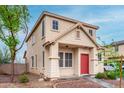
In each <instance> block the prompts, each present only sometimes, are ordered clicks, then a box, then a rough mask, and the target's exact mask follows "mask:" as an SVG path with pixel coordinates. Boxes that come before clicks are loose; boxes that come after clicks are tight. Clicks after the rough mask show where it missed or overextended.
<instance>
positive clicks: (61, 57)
mask: <svg viewBox="0 0 124 93" xmlns="http://www.w3.org/2000/svg"><path fill="white" fill-rule="evenodd" d="M59 57H60V59H59V67H63V52H59Z"/></svg>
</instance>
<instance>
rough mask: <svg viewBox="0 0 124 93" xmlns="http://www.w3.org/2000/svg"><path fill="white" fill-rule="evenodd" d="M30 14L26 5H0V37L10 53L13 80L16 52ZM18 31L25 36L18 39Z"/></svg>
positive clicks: (26, 29)
mask: <svg viewBox="0 0 124 93" xmlns="http://www.w3.org/2000/svg"><path fill="white" fill-rule="evenodd" d="M29 18H30V14H29V11H28V8H27V6H18V5H16V6H8V5H4V6H0V39H1V41H2V42H3V43H4V44H5V45H6V46H7V47H8V48H9V51H10V54H11V67H12V75H11V82H13V80H14V60H15V57H16V53H17V52H18V51H19V50H20V49H21V48H22V47H23V45H24V42H25V40H26V38H27V35H28V25H27V24H28V22H29ZM19 32H24V34H25V38H24V40H23V41H22V42H20V40H19Z"/></svg>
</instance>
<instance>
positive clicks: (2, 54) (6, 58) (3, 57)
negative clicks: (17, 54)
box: [0, 47, 10, 64]
mask: <svg viewBox="0 0 124 93" xmlns="http://www.w3.org/2000/svg"><path fill="white" fill-rule="evenodd" d="M2 50H3V51H2ZM2 50H1V49H0V64H6V63H10V52H9V51H8V48H7V47H3V48H2Z"/></svg>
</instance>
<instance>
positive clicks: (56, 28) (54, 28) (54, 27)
mask: <svg viewBox="0 0 124 93" xmlns="http://www.w3.org/2000/svg"><path fill="white" fill-rule="evenodd" d="M58 25H59V23H58V21H56V20H53V21H52V29H53V30H58Z"/></svg>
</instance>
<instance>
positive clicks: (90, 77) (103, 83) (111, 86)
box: [82, 76, 115, 88]
mask: <svg viewBox="0 0 124 93" xmlns="http://www.w3.org/2000/svg"><path fill="white" fill-rule="evenodd" d="M82 78H86V79H88V80H90V81H92V82H95V83H98V84H100V85H101V86H103V87H104V88H115V86H114V85H112V84H110V83H107V82H105V81H103V80H101V79H96V78H95V77H92V76H83V77H82Z"/></svg>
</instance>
